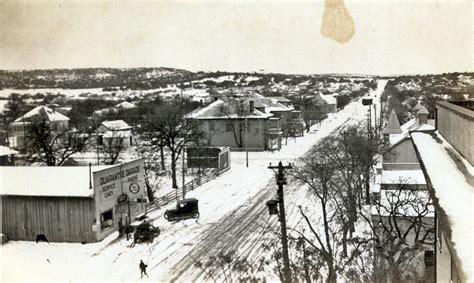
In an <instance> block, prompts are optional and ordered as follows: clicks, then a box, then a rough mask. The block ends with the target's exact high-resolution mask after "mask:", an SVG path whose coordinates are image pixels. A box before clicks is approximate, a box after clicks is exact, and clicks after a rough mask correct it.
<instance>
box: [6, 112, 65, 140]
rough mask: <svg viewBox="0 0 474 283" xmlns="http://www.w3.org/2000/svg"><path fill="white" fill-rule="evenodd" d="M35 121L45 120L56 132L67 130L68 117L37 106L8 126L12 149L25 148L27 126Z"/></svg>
mask: <svg viewBox="0 0 474 283" xmlns="http://www.w3.org/2000/svg"><path fill="white" fill-rule="evenodd" d="M37 120H45V121H46V122H47V123H48V124H49V125H50V127H51V129H52V130H53V131H56V132H60V131H64V130H66V129H68V128H69V118H68V117H66V116H64V115H63V114H61V113H59V112H57V111H55V110H54V109H51V108H49V107H46V106H44V105H41V106H37V107H35V108H33V109H32V110H30V111H29V112H27V113H26V114H24V115H23V116H21V117H19V118H18V119H16V120H15V121H13V123H11V124H10V132H11V136H10V137H9V141H10V146H11V147H12V148H17V149H24V148H25V144H26V142H27V139H28V126H29V125H31V124H32V123H33V122H34V121H37ZM25 141H26V142H25Z"/></svg>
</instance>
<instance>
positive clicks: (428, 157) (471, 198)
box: [411, 132, 474, 282]
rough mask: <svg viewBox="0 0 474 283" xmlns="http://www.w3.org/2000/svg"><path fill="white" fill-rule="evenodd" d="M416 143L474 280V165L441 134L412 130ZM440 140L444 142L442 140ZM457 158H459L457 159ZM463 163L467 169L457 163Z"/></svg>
mask: <svg viewBox="0 0 474 283" xmlns="http://www.w3.org/2000/svg"><path fill="white" fill-rule="evenodd" d="M411 136H412V139H413V142H414V144H415V146H416V148H417V149H418V152H419V154H420V156H421V160H422V162H423V164H424V166H425V168H426V172H427V174H428V175H429V179H430V183H431V185H432V187H433V190H434V193H435V195H436V197H437V198H438V199H439V202H438V203H439V205H440V206H441V207H442V208H443V210H444V211H445V212H446V214H447V216H448V220H449V222H450V226H451V229H452V235H451V241H452V242H453V243H454V248H455V250H456V252H457V255H458V257H459V259H460V261H461V266H462V269H463V271H464V272H465V273H466V275H467V277H468V278H467V281H466V282H472V280H474V249H473V248H472V239H474V222H473V221H472V216H473V215H474V206H473V204H474V185H473V183H474V176H473V175H472V172H473V170H472V166H471V165H469V163H468V162H459V161H462V160H461V159H462V158H461V157H459V156H457V157H454V156H456V154H455V150H454V149H453V148H452V147H451V145H449V143H447V142H446V141H445V140H444V139H443V138H442V137H441V136H440V135H439V134H437V135H436V136H431V135H430V134H427V133H419V132H417V133H412V134H411ZM439 141H441V142H439ZM455 159H458V160H455ZM460 164H464V167H465V169H466V170H463V171H461V170H460V169H459V168H462V167H460V166H458V165H460Z"/></svg>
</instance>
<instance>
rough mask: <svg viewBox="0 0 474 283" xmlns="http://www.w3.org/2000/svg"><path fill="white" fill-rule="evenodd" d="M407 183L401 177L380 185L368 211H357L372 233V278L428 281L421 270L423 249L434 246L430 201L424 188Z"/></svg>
mask: <svg viewBox="0 0 474 283" xmlns="http://www.w3.org/2000/svg"><path fill="white" fill-rule="evenodd" d="M410 183H411V182H410V181H409V180H404V179H401V180H400V182H399V184H396V185H395V186H394V187H392V188H390V189H382V190H381V192H380V197H379V198H376V199H375V200H374V204H373V205H372V213H371V215H367V214H366V213H361V215H362V217H363V218H364V219H365V220H366V223H368V225H369V227H370V229H371V230H372V234H373V240H374V262H375V268H374V273H373V280H374V281H376V282H400V281H401V280H402V279H405V278H411V279H413V280H415V279H420V278H422V277H425V278H423V279H424V280H428V281H429V279H430V277H431V276H432V275H430V274H429V270H425V272H423V271H424V268H423V266H424V263H423V259H424V251H427V250H431V251H433V250H434V247H433V245H434V208H433V203H432V200H431V197H430V195H429V193H428V191H426V190H423V189H420V188H419V187H417V186H415V185H411V184H410ZM424 273H426V274H424ZM381 275H382V276H381ZM431 279H432V278H431Z"/></svg>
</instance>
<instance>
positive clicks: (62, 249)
mask: <svg viewBox="0 0 474 283" xmlns="http://www.w3.org/2000/svg"><path fill="white" fill-rule="evenodd" d="M385 83H386V82H385V81H380V82H379V88H378V91H374V92H372V95H374V97H376V96H377V95H379V94H380V92H381V91H382V90H383V88H384V85H385ZM377 99H378V97H377ZM366 111H367V109H366V108H364V106H362V104H361V103H360V102H354V103H351V104H350V105H348V106H347V107H346V108H345V109H344V110H342V111H340V112H338V113H337V114H336V115H335V116H334V117H329V118H328V119H326V120H325V121H323V122H322V123H321V125H320V126H316V128H314V129H313V130H312V132H311V133H308V134H306V135H305V136H304V137H299V138H296V139H290V140H288V144H287V145H284V146H283V148H282V149H281V150H280V151H278V152H251V153H249V167H248V168H247V167H246V165H245V163H246V162H245V161H246V158H245V152H232V154H231V159H232V165H231V170H230V171H228V172H226V173H224V174H223V175H221V176H220V177H219V178H217V179H215V180H213V181H211V182H209V183H206V184H204V185H203V186H201V187H200V188H198V189H196V190H195V191H193V192H191V193H189V194H188V196H189V197H196V198H198V199H199V207H200V214H201V217H200V219H199V220H198V221H195V220H185V221H181V222H176V223H170V222H167V221H166V220H165V219H164V218H163V213H164V211H165V209H166V208H167V207H163V208H161V209H159V210H157V211H155V212H153V213H152V214H151V215H149V216H150V218H151V219H153V224H154V225H156V226H158V227H160V229H161V234H160V236H159V237H158V238H156V239H155V242H154V243H152V244H149V245H147V244H137V245H136V246H135V247H133V248H129V245H130V243H131V241H126V240H125V239H124V238H120V239H116V238H117V233H115V234H112V235H111V236H110V237H108V238H107V239H105V240H104V241H102V242H100V243H94V244H86V245H81V244H67V243H52V244H49V245H48V244H44V243H40V244H36V243H34V242H23V241H15V242H10V243H8V244H7V245H5V246H2V247H1V248H0V252H1V261H2V262H1V264H0V266H1V269H2V270H1V273H2V277H1V280H2V282H9V281H14V280H21V281H32V280H33V281H42V282H43V281H73V282H78V281H137V280H150V281H154V282H157V281H158V282H169V281H172V280H174V281H177V282H189V281H203V280H204V278H205V277H203V274H202V272H201V270H199V269H198V268H197V267H195V265H194V263H195V262H198V261H206V259H208V257H209V256H212V255H216V254H217V253H218V252H228V251H236V253H237V254H238V255H239V256H240V255H241V256H243V257H245V258H247V259H248V260H250V261H256V260H258V259H259V258H261V257H262V256H265V253H268V252H266V251H265V250H264V249H263V247H262V245H263V244H268V243H271V242H275V241H278V239H277V238H276V235H275V233H273V232H272V231H271V230H272V229H277V228H278V222H277V219H276V217H270V216H268V212H267V208H266V205H265V202H266V201H267V200H269V199H271V198H273V197H274V195H275V194H276V184H275V180H274V178H273V176H274V172H273V171H272V170H270V169H268V168H267V167H268V165H269V164H270V163H272V165H276V164H277V163H278V162H279V161H282V162H283V163H284V164H286V163H288V162H293V161H294V160H295V159H296V158H298V157H299V156H302V155H303V154H304V153H305V152H307V151H308V150H309V149H310V148H311V147H312V146H313V145H314V144H316V143H317V142H318V141H320V140H321V139H322V138H324V137H326V136H328V135H330V134H331V133H333V132H334V131H337V130H338V129H340V128H341V127H342V126H344V125H346V124H348V123H358V122H359V121H363V120H364V119H365V115H366ZM285 199H286V209H287V215H288V216H287V217H288V225H289V226H292V227H295V226H296V225H298V224H297V223H298V222H299V221H300V219H299V217H298V213H297V206H298V205H302V206H303V207H304V206H307V204H308V203H307V201H308V199H309V198H308V194H307V192H306V190H304V188H299V187H298V186H297V185H296V184H293V183H290V184H289V185H288V186H287V187H286V188H285ZM171 206H173V205H172V204H170V205H169V206H168V207H171ZM277 244H279V242H277ZM141 259H142V260H143V261H144V262H145V263H147V264H148V274H149V276H150V277H149V278H144V279H140V274H139V269H138V263H139V261H140V260H141ZM264 276H265V278H266V280H267V281H270V282H272V281H278V279H277V277H276V275H275V274H274V273H272V272H271V271H268V273H266V274H265V275H264Z"/></svg>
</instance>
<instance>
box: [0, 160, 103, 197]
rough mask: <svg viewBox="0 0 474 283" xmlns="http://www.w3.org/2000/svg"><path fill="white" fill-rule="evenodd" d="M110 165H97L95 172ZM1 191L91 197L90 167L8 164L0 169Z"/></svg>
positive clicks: (13, 193)
mask: <svg viewBox="0 0 474 283" xmlns="http://www.w3.org/2000/svg"><path fill="white" fill-rule="evenodd" d="M109 167H110V166H94V167H92V172H95V171H99V170H103V169H105V168H109ZM0 184H1V186H0V194H1V195H18V196H54V197H66V196H70V197H90V196H92V195H93V192H94V191H93V190H91V189H89V167H88V166H73V167H61V166H56V167H46V166H44V167H36V166H25V167H23V166H5V167H2V169H1V170H0Z"/></svg>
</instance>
